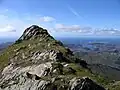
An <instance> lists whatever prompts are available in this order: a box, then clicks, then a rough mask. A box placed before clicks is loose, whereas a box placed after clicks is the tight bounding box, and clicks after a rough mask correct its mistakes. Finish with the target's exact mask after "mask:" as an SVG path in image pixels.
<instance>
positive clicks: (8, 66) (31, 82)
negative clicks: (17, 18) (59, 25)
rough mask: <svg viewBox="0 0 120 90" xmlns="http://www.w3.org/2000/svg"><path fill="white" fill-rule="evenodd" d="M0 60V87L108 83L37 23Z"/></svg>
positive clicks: (85, 87)
mask: <svg viewBox="0 0 120 90" xmlns="http://www.w3.org/2000/svg"><path fill="white" fill-rule="evenodd" d="M0 62H1V63H0V70H1V75H0V76H1V77H0V90H79V89H80V88H81V90H105V88H103V87H102V86H100V85H98V84H97V83H99V84H101V85H105V84H108V83H109V81H107V79H104V78H103V77H102V76H99V75H95V74H93V73H91V71H90V70H89V68H88V64H87V63H86V62H85V61H83V60H80V59H78V58H76V57H75V56H74V55H73V53H72V51H71V50H70V49H68V48H65V47H64V45H63V44H62V43H61V42H60V41H57V40H55V39H54V38H53V37H52V36H51V35H50V34H49V33H48V32H47V30H46V29H43V28H41V27H39V26H36V25H32V26H30V27H29V28H27V29H26V30H25V31H24V32H23V35H22V36H21V37H20V38H19V39H18V40H17V41H16V42H15V43H14V44H13V45H11V46H9V47H8V48H7V49H6V50H5V51H4V52H3V54H2V55H1V56H0ZM93 80H94V81H93Z"/></svg>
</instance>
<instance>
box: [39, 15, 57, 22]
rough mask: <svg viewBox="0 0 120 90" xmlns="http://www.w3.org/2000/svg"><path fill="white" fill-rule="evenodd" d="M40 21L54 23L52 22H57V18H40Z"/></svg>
mask: <svg viewBox="0 0 120 90" xmlns="http://www.w3.org/2000/svg"><path fill="white" fill-rule="evenodd" d="M40 21H42V22H52V21H55V18H53V17H49V16H44V17H40Z"/></svg>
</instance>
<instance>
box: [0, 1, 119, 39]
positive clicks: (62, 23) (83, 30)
mask: <svg viewBox="0 0 120 90" xmlns="http://www.w3.org/2000/svg"><path fill="white" fill-rule="evenodd" d="M32 24H37V25H39V26H41V27H44V28H46V29H48V30H49V32H50V33H51V34H52V35H53V36H58V37H68V36H69V37H79V36H119V35H120V0H0V37H19V36H20V35H21V34H22V32H23V31H24V29H25V28H27V27H28V26H30V25H32Z"/></svg>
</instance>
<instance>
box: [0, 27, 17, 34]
mask: <svg viewBox="0 0 120 90" xmlns="http://www.w3.org/2000/svg"><path fill="white" fill-rule="evenodd" d="M0 32H16V30H15V28H14V27H12V26H10V25H8V26H6V27H1V28H0Z"/></svg>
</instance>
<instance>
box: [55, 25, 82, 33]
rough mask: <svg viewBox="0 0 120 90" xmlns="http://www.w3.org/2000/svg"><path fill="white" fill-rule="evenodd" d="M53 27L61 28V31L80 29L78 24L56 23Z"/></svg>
mask: <svg viewBox="0 0 120 90" xmlns="http://www.w3.org/2000/svg"><path fill="white" fill-rule="evenodd" d="M55 29H59V30H63V31H78V30H80V26H79V25H71V26H67V25H64V24H56V25H55Z"/></svg>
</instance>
